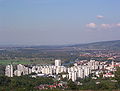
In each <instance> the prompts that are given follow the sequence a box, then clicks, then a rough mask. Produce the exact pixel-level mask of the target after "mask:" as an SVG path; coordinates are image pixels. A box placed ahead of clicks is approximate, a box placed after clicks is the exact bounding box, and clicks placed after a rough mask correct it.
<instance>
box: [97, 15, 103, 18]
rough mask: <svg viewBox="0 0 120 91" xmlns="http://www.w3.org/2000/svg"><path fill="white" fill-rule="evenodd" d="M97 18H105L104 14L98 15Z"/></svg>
mask: <svg viewBox="0 0 120 91" xmlns="http://www.w3.org/2000/svg"><path fill="white" fill-rule="evenodd" d="M96 18H98V19H102V18H104V16H102V15H97V16H96Z"/></svg>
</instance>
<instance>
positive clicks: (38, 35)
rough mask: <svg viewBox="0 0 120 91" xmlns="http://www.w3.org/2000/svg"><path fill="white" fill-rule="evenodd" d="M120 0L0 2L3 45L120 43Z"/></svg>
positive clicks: (0, 0)
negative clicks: (114, 41)
mask: <svg viewBox="0 0 120 91" xmlns="http://www.w3.org/2000/svg"><path fill="white" fill-rule="evenodd" d="M119 4H120V0H0V44H20V45H56V44H57V45H62V44H77V43H88V42H95V41H106V40H120V12H119V10H120V5H119Z"/></svg>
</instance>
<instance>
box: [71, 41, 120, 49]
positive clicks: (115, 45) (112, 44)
mask: <svg viewBox="0 0 120 91" xmlns="http://www.w3.org/2000/svg"><path fill="white" fill-rule="evenodd" d="M70 47H77V48H86V49H114V50H120V40H114V41H102V42H94V43H87V44H76V45H72V46H70Z"/></svg>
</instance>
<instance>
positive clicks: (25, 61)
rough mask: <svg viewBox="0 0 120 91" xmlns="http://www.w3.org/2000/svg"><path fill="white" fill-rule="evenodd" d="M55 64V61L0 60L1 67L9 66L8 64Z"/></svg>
mask: <svg viewBox="0 0 120 91" xmlns="http://www.w3.org/2000/svg"><path fill="white" fill-rule="evenodd" d="M11 63H12V64H53V63H54V62H53V61H48V60H35V61H30V60H0V65H7V64H11Z"/></svg>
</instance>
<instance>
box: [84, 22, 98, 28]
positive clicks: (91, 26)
mask: <svg viewBox="0 0 120 91" xmlns="http://www.w3.org/2000/svg"><path fill="white" fill-rule="evenodd" d="M86 27H88V28H96V24H95V23H89V24H86Z"/></svg>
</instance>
